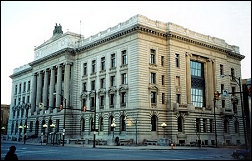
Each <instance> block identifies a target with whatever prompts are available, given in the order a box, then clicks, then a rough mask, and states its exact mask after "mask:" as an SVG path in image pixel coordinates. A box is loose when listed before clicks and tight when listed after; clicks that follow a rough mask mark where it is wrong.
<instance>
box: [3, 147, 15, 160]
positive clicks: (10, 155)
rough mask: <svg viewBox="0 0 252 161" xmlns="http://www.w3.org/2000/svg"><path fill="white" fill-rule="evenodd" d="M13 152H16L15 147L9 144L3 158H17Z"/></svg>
mask: <svg viewBox="0 0 252 161" xmlns="http://www.w3.org/2000/svg"><path fill="white" fill-rule="evenodd" d="M15 152H16V147H15V146H11V147H10V150H9V151H8V152H7V154H6V155H5V157H4V160H18V157H17V154H15Z"/></svg>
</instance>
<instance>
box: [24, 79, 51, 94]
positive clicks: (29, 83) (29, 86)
mask: <svg viewBox="0 0 252 161" xmlns="http://www.w3.org/2000/svg"><path fill="white" fill-rule="evenodd" d="M48 82H49V81H48ZM30 90H31V81H28V89H27V91H28V92H29V91H30Z"/></svg>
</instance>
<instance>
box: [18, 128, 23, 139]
mask: <svg viewBox="0 0 252 161" xmlns="http://www.w3.org/2000/svg"><path fill="white" fill-rule="evenodd" d="M18 128H19V141H20V138H21V137H20V136H21V131H22V128H23V126H22V125H19V126H18Z"/></svg>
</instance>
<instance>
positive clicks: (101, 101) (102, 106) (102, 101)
mask: <svg viewBox="0 0 252 161" xmlns="http://www.w3.org/2000/svg"><path fill="white" fill-rule="evenodd" d="M104 98H105V97H104V96H103V95H102V96H101V97H100V108H101V109H104V105H105V102H104V101H105V99H104Z"/></svg>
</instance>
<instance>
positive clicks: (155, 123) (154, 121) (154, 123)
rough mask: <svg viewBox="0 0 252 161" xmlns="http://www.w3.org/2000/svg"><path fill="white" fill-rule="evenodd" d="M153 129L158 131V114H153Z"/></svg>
mask: <svg viewBox="0 0 252 161" xmlns="http://www.w3.org/2000/svg"><path fill="white" fill-rule="evenodd" d="M151 131H157V116H156V115H153V116H152V117H151Z"/></svg>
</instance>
